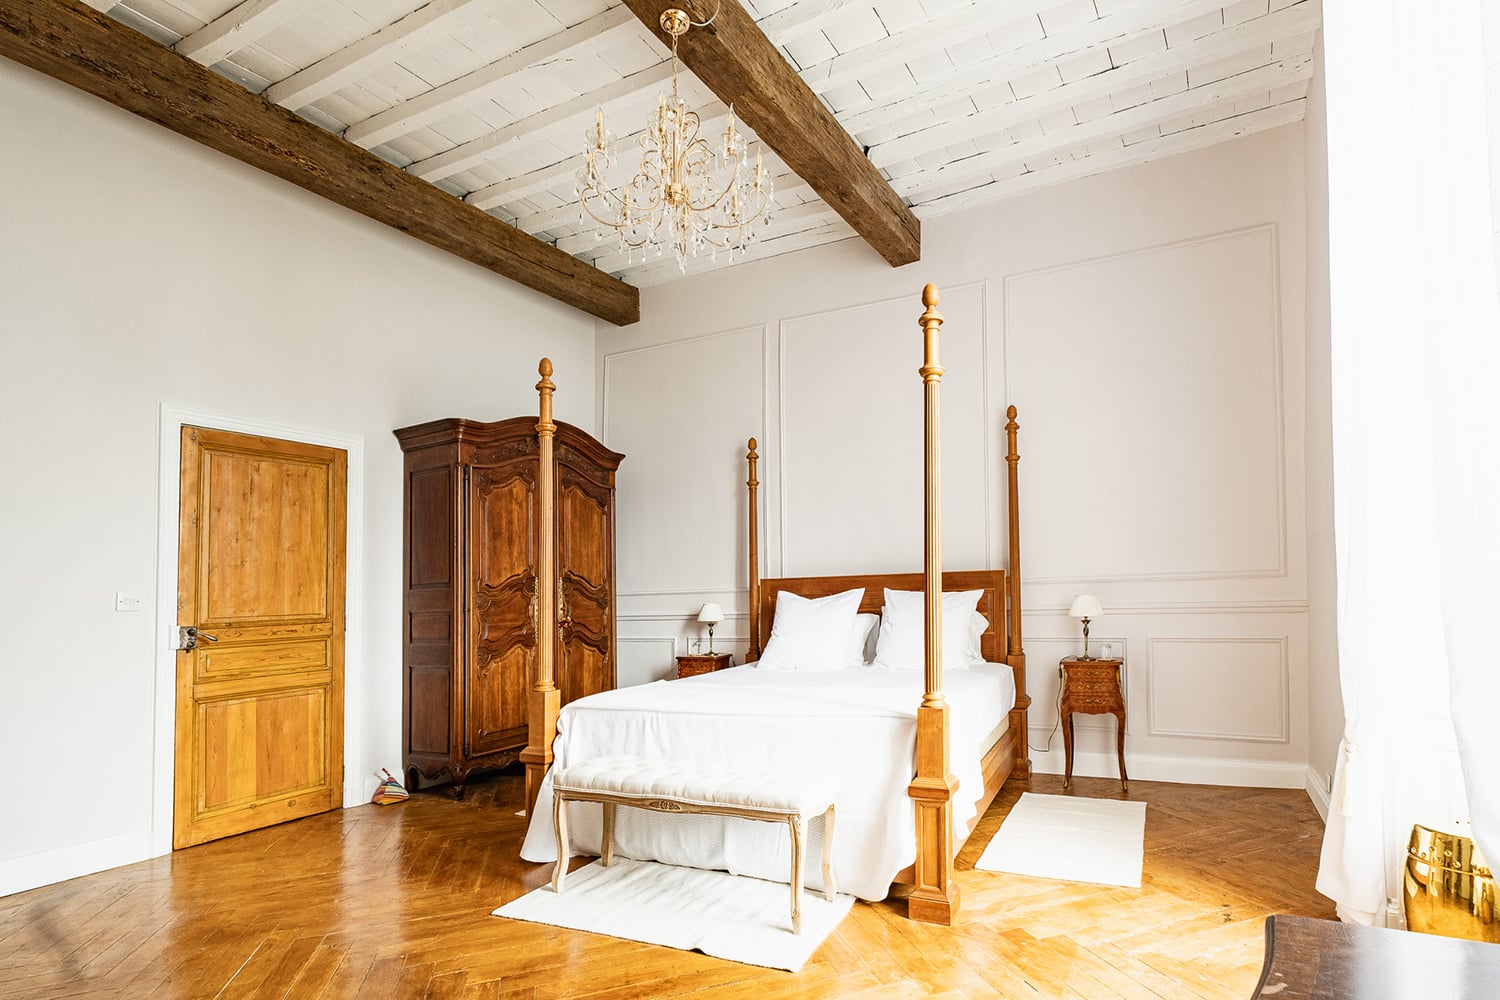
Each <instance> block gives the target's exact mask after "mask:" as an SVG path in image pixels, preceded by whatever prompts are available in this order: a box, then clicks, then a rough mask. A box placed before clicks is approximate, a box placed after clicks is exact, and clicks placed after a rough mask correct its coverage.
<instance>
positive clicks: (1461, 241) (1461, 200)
mask: <svg viewBox="0 0 1500 1000" xmlns="http://www.w3.org/2000/svg"><path fill="white" fill-rule="evenodd" d="M1485 16H1488V17H1490V18H1495V17H1497V16H1500V12H1497V11H1494V10H1491V11H1488V12H1485V11H1484V10H1483V3H1482V0H1429V2H1422V3H1413V2H1411V0H1328V2H1327V3H1326V4H1325V5H1324V52H1325V62H1324V66H1325V74H1326V80H1327V95H1328V161H1329V162H1328V174H1329V184H1328V187H1329V234H1330V239H1329V242H1330V285H1331V311H1332V343H1333V357H1332V370H1333V424H1334V426H1333V450H1334V522H1335V534H1336V543H1337V552H1338V554H1337V561H1338V598H1339V601H1338V605H1339V610H1338V614H1339V621H1338V635H1339V656H1340V668H1339V669H1340V679H1341V682H1342V688H1343V697H1344V710H1345V720H1346V722H1345V738H1344V744H1343V749H1342V753H1341V754H1340V759H1339V762H1338V767H1337V771H1336V774H1335V779H1334V795H1333V808H1332V810H1331V812H1330V816H1329V823H1328V830H1327V834H1326V836H1325V839H1324V843H1323V856H1322V863H1321V865H1320V868H1319V872H1318V889H1319V891H1320V892H1323V893H1324V894H1325V895H1328V896H1330V897H1332V898H1333V899H1334V900H1335V901H1336V902H1337V903H1338V904H1339V913H1340V915H1341V916H1342V917H1344V918H1345V919H1348V920H1357V921H1360V922H1363V923H1378V922H1384V915H1385V913H1386V912H1387V907H1389V906H1392V905H1394V904H1397V903H1398V902H1399V898H1400V888H1399V882H1398V881H1396V879H1397V877H1398V875H1399V872H1400V870H1401V864H1402V861H1403V859H1404V853H1405V845H1406V836H1407V834H1408V833H1409V831H1410V829H1411V826H1412V824H1413V823H1418V822H1420V823H1423V824H1424V825H1428V826H1435V827H1457V828H1460V829H1463V828H1464V827H1465V826H1466V824H1467V822H1468V821H1469V820H1471V819H1472V832H1473V835H1474V837H1475V839H1476V841H1477V842H1478V843H1479V845H1480V849H1481V850H1482V851H1484V852H1485V853H1486V854H1488V856H1489V857H1490V858H1492V859H1495V858H1500V739H1497V736H1496V733H1495V731H1494V727H1493V724H1492V722H1491V721H1490V720H1491V719H1492V718H1493V715H1494V711H1495V706H1496V705H1497V704H1500V633H1497V631H1496V630H1495V628H1494V627H1493V626H1494V622H1495V621H1496V618H1497V611H1500V406H1497V405H1496V403H1495V400H1494V395H1495V393H1494V388H1493V385H1494V383H1495V382H1496V380H1497V379H1500V295H1497V290H1496V278H1495V275H1496V272H1495V249H1494V243H1493V234H1492V232H1491V219H1492V214H1491V210H1490V208H1491V206H1490V184H1491V173H1490V163H1489V148H1488V144H1487V139H1486V133H1485V125H1484V122H1485V120H1486V117H1487V116H1486V95H1485V86H1484V63H1485V57H1484V44H1483V38H1484V30H1483V28H1484V24H1483V19H1484V17H1485ZM1493 28H1494V26H1492V30H1493ZM1491 115H1492V116H1493V112H1491ZM1491 120H1492V121H1500V117H1491Z"/></svg>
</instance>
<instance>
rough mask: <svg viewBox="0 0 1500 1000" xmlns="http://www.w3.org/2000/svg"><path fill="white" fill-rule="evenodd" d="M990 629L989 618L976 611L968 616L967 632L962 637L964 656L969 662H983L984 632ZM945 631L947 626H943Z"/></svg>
mask: <svg viewBox="0 0 1500 1000" xmlns="http://www.w3.org/2000/svg"><path fill="white" fill-rule="evenodd" d="M989 630H990V620H989V619H988V618H986V617H985V616H984V615H982V614H980V613H979V612H978V611H976V612H974V614H973V615H971V616H970V618H969V634H968V635H967V636H965V637H964V639H965V642H964V657H965V658H966V659H967V660H968V661H969V662H970V663H983V662H984V648H983V641H984V634H985V633H986V632H988V631H989ZM944 631H947V626H944Z"/></svg>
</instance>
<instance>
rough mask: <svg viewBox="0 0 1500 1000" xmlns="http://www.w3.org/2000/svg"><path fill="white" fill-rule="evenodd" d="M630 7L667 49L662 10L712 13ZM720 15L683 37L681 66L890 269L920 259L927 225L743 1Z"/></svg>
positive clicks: (730, 1) (697, 7) (698, 6)
mask: <svg viewBox="0 0 1500 1000" xmlns="http://www.w3.org/2000/svg"><path fill="white" fill-rule="evenodd" d="M625 5H626V6H627V7H629V8H630V9H631V10H632V11H634V12H635V16H636V17H638V18H640V19H641V21H642V23H644V24H645V25H646V26H647V27H648V28H650V29H651V30H652V31H653V32H654V33H655V34H656V36H657V38H659V39H661V40H662V43H663V44H664V45H668V46H670V44H671V39H670V37H669V36H667V34H666V33H665V32H663V31H662V30H661V25H660V19H661V13H662V11H664V10H666V9H667V8H669V7H674V6H676V7H681V8H683V9H687V10H688V13H689V14H690V16H692V17H693V19H694V20H697V21H703V20H707V18H708V16H709V15H711V14H713V7H711V6H710V5H709V4H707V3H704V2H702V0H696V2H694V3H688V4H684V3H683V2H682V0H625ZM705 8H707V9H705ZM718 10H719V12H718V15H717V16H715V17H714V21H713V24H711V25H709V26H708V27H706V28H694V29H692V30H691V31H689V32H688V33H687V34H686V35H683V36H682V38H681V40H680V42H679V44H678V51H679V52H680V54H681V56H682V61H683V63H684V64H685V65H686V66H687V67H688V68H689V69H691V70H692V71H693V73H694V75H696V76H697V77H698V79H699V80H701V81H703V84H704V85H705V86H707V87H708V89H709V90H711V91H713V92H714V94H715V95H716V96H717V97H718V98H719V100H721V101H723V102H724V103H726V104H732V105H733V106H734V109H735V112H736V113H737V114H738V115H739V116H740V117H741V118H743V119H744V121H745V124H746V125H749V126H750V127H751V128H752V129H754V130H755V133H756V135H758V136H759V137H760V140H761V141H762V142H764V143H765V144H766V145H767V146H769V147H771V148H772V149H774V150H775V151H776V153H777V154H778V155H779V156H780V157H781V158H782V159H783V160H784V161H786V164H787V166H789V167H791V168H792V170H794V171H795V172H796V173H797V175H798V176H799V177H801V178H802V179H804V180H805V181H807V182H808V183H809V184H811V185H812V187H813V190H815V191H817V192H818V194H819V195H820V196H821V197H822V199H823V200H824V201H826V202H828V204H829V205H830V206H832V207H833V209H834V210H835V211H837V212H838V213H839V215H841V216H843V218H844V220H845V221H846V222H848V223H849V224H850V225H851V226H853V227H854V229H855V231H856V232H858V233H859V234H860V236H862V237H864V239H865V242H867V243H869V244H870V246H872V247H873V248H874V249H875V251H876V252H877V253H879V254H880V255H881V256H882V257H884V258H885V259H886V260H887V261H888V262H890V264H891V265H892V266H895V267H899V266H900V265H902V264H910V263H912V262H913V261H915V260H918V259H919V258H920V257H921V256H922V226H921V223H919V222H918V221H917V217H916V216H915V215H913V214H912V213H911V210H910V209H909V208H907V207H906V203H905V202H903V201H902V200H901V197H900V196H899V195H897V194H896V192H895V191H893V190H892V189H891V186H890V185H889V184H887V183H886V181H885V178H884V177H882V176H881V175H880V171H878V170H876V169H875V167H874V166H873V165H871V163H870V161H869V160H867V159H865V155H864V153H863V151H862V150H860V149H859V147H857V146H856V145H855V144H854V140H853V139H851V138H850V137H849V134H848V133H847V132H845V131H844V129H843V127H842V126H841V125H839V123H838V122H837V121H836V120H835V119H834V117H833V114H832V112H830V111H829V110H828V108H827V107H825V106H824V104H823V102H822V101H820V100H819V99H818V98H817V96H816V95H815V94H814V93H813V92H812V90H810V89H809V88H808V86H807V84H806V83H804V82H803V81H802V78H801V77H799V76H798V75H797V74H796V72H795V71H794V70H793V69H792V67H791V66H789V65H787V62H786V60H785V59H783V58H782V57H781V53H780V52H778V51H777V50H776V47H775V46H774V45H772V44H771V41H770V40H769V39H768V38H766V36H765V34H764V33H763V32H762V31H761V30H760V29H759V28H758V27H756V26H755V22H754V21H753V20H751V19H750V15H748V14H746V13H745V9H744V8H743V7H741V6H740V5H739V2H738V0H722V4H721V5H720V6H719V8H718Z"/></svg>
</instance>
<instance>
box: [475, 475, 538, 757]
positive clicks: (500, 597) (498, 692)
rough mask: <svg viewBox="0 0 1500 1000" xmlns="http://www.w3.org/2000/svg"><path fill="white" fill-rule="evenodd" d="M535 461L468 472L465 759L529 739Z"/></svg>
mask: <svg viewBox="0 0 1500 1000" xmlns="http://www.w3.org/2000/svg"><path fill="white" fill-rule="evenodd" d="M535 503H536V463H535V462H534V461H528V460H526V459H520V460H515V461H510V462H504V463H501V464H498V465H490V466H473V467H472V468H471V469H470V471H469V543H468V545H467V549H468V551H469V552H470V553H471V556H470V570H469V607H470V609H471V613H470V615H469V629H470V636H469V643H470V645H469V648H470V650H471V651H472V652H471V655H470V656H469V663H468V670H469V677H468V683H467V684H465V686H464V688H465V692H466V694H465V697H466V700H467V704H466V706H465V712H466V723H467V724H466V725H465V727H464V732H465V739H466V741H467V746H468V753H467V755H468V756H470V757H476V756H479V755H481V754H486V753H493V752H496V751H500V750H513V749H515V748H516V747H517V746H518V745H524V744H525V742H526V690H527V687H528V686H529V684H530V678H531V664H532V660H533V658H534V657H535V655H536V626H535V623H534V619H533V617H532V597H533V595H534V594H535V593H536V572H535V569H536V563H535V553H536V516H535V513H534V511H535Z"/></svg>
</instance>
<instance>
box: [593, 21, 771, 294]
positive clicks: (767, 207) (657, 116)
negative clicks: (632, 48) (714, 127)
mask: <svg viewBox="0 0 1500 1000" xmlns="http://www.w3.org/2000/svg"><path fill="white" fill-rule="evenodd" d="M690 26H693V22H692V21H691V20H690V19H689V18H688V15H687V13H686V12H684V11H681V10H677V9H676V8H671V9H668V10H666V11H663V12H662V15H661V27H662V30H663V31H665V32H666V33H667V34H668V35H671V36H672V94H671V96H670V97H669V96H667V95H666V94H662V95H661V97H660V99H659V101H658V103H657V108H656V111H655V112H654V113H653V114H652V115H651V117H650V118H649V119H648V120H647V123H646V131H645V132H644V133H643V134H642V135H641V140H640V146H641V162H640V170H639V172H637V173H636V175H635V176H634V177H632V178H630V179H629V180H628V181H626V182H625V183H624V184H622V185H620V186H619V187H615V186H612V185H611V184H610V183H609V182H608V181H607V180H606V176H605V175H606V173H607V172H608V171H609V170H610V168H612V167H613V166H614V165H615V162H616V143H615V136H614V133H612V132H610V131H609V129H607V128H606V127H605V125H604V111H603V109H600V110H599V111H598V112H596V114H595V116H594V127H593V128H592V129H589V130H587V131H586V132H585V133H584V139H585V142H586V143H587V152H586V157H585V162H584V165H583V166H582V167H581V168H579V170H578V174H577V183H576V186H575V191H576V193H577V195H578V204H579V206H580V209H581V211H580V213H579V221H580V222H582V221H583V216H584V214H585V213H586V214H587V215H588V216H589V217H590V218H592V219H593V220H594V221H595V222H597V223H598V224H599V225H600V227H601V228H600V230H599V232H598V238H599V239H601V240H602V239H604V238H605V237H606V236H607V235H608V234H609V230H613V231H614V233H615V235H616V238H617V243H618V246H619V248H620V250H622V251H626V252H630V253H632V254H633V252H634V251H635V250H641V251H642V259H644V258H645V256H646V255H647V254H649V253H651V252H652V250H655V252H656V255H657V256H660V255H661V253H662V250H663V249H664V248H666V247H671V249H672V251H673V253H674V254H675V256H676V257H677V266H678V268H680V269H681V270H682V271H684V272H686V271H687V262H688V260H689V259H690V258H693V257H697V256H698V255H699V253H700V252H701V251H702V250H703V249H704V248H705V247H706V248H707V249H708V252H709V255H710V256H711V257H713V258H714V259H717V257H718V253H719V251H720V250H724V251H727V252H728V253H729V254H731V255H733V254H734V252H735V251H739V252H740V253H741V254H743V253H744V252H745V250H746V249H747V248H748V247H749V246H750V244H752V243H753V242H754V241H755V236H756V231H757V230H758V229H759V228H760V226H762V225H764V224H767V223H769V222H770V219H771V210H772V208H773V205H772V189H771V175H770V172H769V171H767V170H766V168H765V165H764V164H763V163H762V160H761V154H760V153H759V152H757V153H756V155H755V165H754V167H753V168H752V167H750V163H749V149H748V147H747V144H746V142H745V139H744V137H743V136H741V135H740V133H739V132H738V131H736V129H735V127H734V106H733V105H731V106H730V108H729V125H728V127H727V128H725V129H724V134H723V136H722V137H721V139H720V142H719V146H718V148H717V149H714V148H711V147H710V145H709V143H708V140H706V139H704V138H703V137H702V136H700V135H699V134H698V133H699V129H700V127H701V124H702V123H701V122H700V121H699V120H698V114H697V112H695V111H691V110H689V109H688V106H687V104H686V103H685V102H684V101H683V100H682V98H681V97H679V96H678V94H677V39H678V38H680V37H681V36H682V35H684V34H685V33H686V32H687V30H688V28H689V27H690ZM697 26H698V27H703V25H697Z"/></svg>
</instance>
